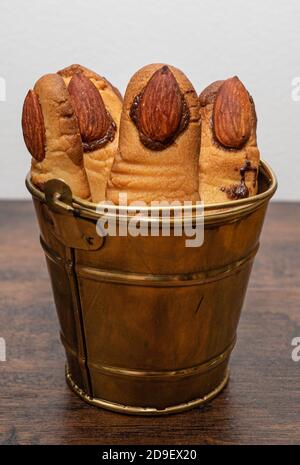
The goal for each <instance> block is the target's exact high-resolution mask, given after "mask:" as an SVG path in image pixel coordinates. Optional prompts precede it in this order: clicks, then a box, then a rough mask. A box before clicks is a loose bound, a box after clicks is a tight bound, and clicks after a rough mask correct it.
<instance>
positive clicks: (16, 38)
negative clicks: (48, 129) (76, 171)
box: [0, 0, 300, 200]
mask: <svg viewBox="0 0 300 465" xmlns="http://www.w3.org/2000/svg"><path fill="white" fill-rule="evenodd" d="M157 61H159V62H165V63H169V64H173V65H175V66H177V67H179V68H181V69H182V70H183V71H184V72H185V73H186V74H187V76H188V77H189V78H190V80H191V81H192V82H193V84H194V86H195V87H196V89H197V91H199V92H200V91H201V89H203V88H204V87H205V86H206V85H208V84H209V83H210V82H211V81H214V80H216V79H224V78H227V77H230V76H232V75H235V74H237V75H238V76H239V77H240V79H242V81H243V82H244V83H245V85H246V87H247V88H248V90H249V91H250V93H251V94H252V96H253V97H254V100H255V103H256V110H257V114H258V143H259V147H260V150H261V154H262V157H263V158H264V159H265V160H267V161H268V162H269V163H270V164H271V166H272V167H273V169H274V170H275V172H276V174H277V176H278V179H279V189H278V192H277V195H276V199H277V200H300V189H299V179H300V163H299V158H300V100H299V101H293V99H292V89H293V87H292V80H293V79H294V78H295V77H297V76H299V77H300V1H299V0H288V1H284V0H277V1H276V0H275V1H274V0H273V1H271V0H248V1H238V0H226V1H224V0H223V1H221V0H204V1H203V0H202V1H201V0H150V1H145V0H119V1H117V0H106V1H103V0H89V1H87V0H86V1H83V0H63V1H59V0H52V1H50V0H43V1H41V0H39V1H36V0H27V1H24V0H23V1H22V0H19V1H18V0H1V2H0V76H2V77H3V78H4V79H5V81H6V101H5V102H0V148H1V155H0V156H1V165H0V198H24V197H28V194H27V192H26V190H25V187H24V177H25V174H26V172H27V171H28V169H29V163H30V157H29V155H28V153H27V151H26V149H25V147H24V144H23V140H22V133H21V128H20V114H21V109H22V103H23V99H24V96H25V95H26V93H27V90H28V89H29V88H30V87H32V86H33V84H34V82H35V81H36V80H37V79H38V78H39V77H40V76H41V75H42V74H45V73H47V72H55V71H57V70H58V69H60V68H62V67H65V66H67V65H69V64H71V63H81V64H83V65H85V66H87V67H90V68H92V69H94V70H95V71H97V72H98V73H99V74H102V75H104V76H106V77H107V78H108V79H109V80H111V81H112V82H113V83H114V84H115V85H116V86H117V87H119V88H120V90H121V91H122V92H124V90H125V88H126V84H127V82H128V80H129V79H130V77H131V75H132V74H133V73H134V72H135V71H136V70H137V69H139V68H140V67H141V66H143V65H145V64H147V63H151V62H157ZM297 95H299V96H300V92H299V93H298V94H297Z"/></svg>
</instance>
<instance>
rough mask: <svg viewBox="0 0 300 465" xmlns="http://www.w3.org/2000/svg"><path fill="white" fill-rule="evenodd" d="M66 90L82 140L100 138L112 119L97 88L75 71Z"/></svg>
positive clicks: (87, 140)
mask: <svg viewBox="0 0 300 465" xmlns="http://www.w3.org/2000/svg"><path fill="white" fill-rule="evenodd" d="M68 91H69V93H70V96H71V99H72V103H73V108H74V111H75V114H76V116H77V120H78V125H79V130H80V134H81V137H82V140H83V142H92V141H95V140H98V139H102V138H103V137H104V136H105V135H106V133H107V131H108V129H109V127H110V126H111V121H112V120H111V118H110V116H109V114H108V113H107V111H106V108H105V105H104V102H103V100H102V97H101V95H100V93H99V91H98V89H97V88H96V87H95V86H94V84H93V83H92V82H91V81H90V79H88V78H87V77H86V76H84V74H83V73H76V74H74V76H73V77H72V79H71V80H70V82H69V85H68Z"/></svg>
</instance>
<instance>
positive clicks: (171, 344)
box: [26, 162, 277, 415]
mask: <svg viewBox="0 0 300 465" xmlns="http://www.w3.org/2000/svg"><path fill="white" fill-rule="evenodd" d="M26 185H27V188H28V189H29V191H30V193H31V195H32V197H33V202H34V206H35V209H36V214H37V218H38V222H39V226H40V231H41V244H42V247H43V249H44V252H45V255H46V260H47V266H48V270H49V275H50V278H51V283H52V288H53V294H54V300H55V304H56V309H57V314H58V318H59V322H60V329H61V333H60V334H61V340H62V343H63V345H64V348H65V351H66V356H67V369H66V377H67V381H68V384H69V386H70V387H71V389H72V390H73V391H75V392H76V393H77V394H78V395H79V396H80V397H81V398H82V399H84V400H85V401H87V402H89V403H90V404H93V405H96V406H99V407H104V408H107V409H110V410H114V411H118V412H122V413H131V414H142V415H153V414H167V413H173V412H179V411H183V410H186V409H189V408H192V407H195V406H197V405H200V404H202V403H204V402H206V401H208V400H210V399H212V398H213V397H214V396H216V395H217V394H218V393H219V392H220V391H221V390H222V388H223V387H224V386H225V384H226V382H227V380H228V360H229V357H230V353H231V351H232V349H233V347H234V344H235V339H236V329H237V325H238V321H239V317H240V312H241V308H242V305H243V300H244V296H245V293H246V289H247V283H248V279H249V275H250V271H251V266H252V262H253V258H254V256H255V253H256V252H257V249H258V244H259V236H260V232H261V228H262V225H263V221H264V217H265V212H266V208H267V205H268V202H269V200H270V198H271V197H272V195H273V194H274V192H275V190H276V185H277V183H276V178H275V176H274V174H273V172H272V171H271V169H270V168H269V167H268V166H267V165H266V164H265V163H263V162H262V163H261V166H260V173H259V194H258V195H256V196H255V197H251V198H248V199H242V200H237V201H233V202H227V203H224V204H215V205H206V206H205V214H204V243H203V245H202V246H201V247H186V246H185V240H186V237H185V236H170V237H163V236H158V237H152V236H148V237H144V236H137V237H132V236H130V235H128V236H124V237H118V236H107V237H105V238H103V237H100V236H99V235H98V234H97V232H96V227H95V225H96V222H97V219H98V218H99V213H97V212H96V205H94V204H92V203H89V202H83V201H79V200H78V199H74V198H72V194H71V191H70V189H69V188H68V186H67V185H66V184H64V183H63V182H62V181H59V180H52V181H49V182H48V183H47V185H46V186H45V192H44V193H43V192H41V191H40V190H39V189H37V188H36V187H34V186H33V185H32V183H31V181H30V177H27V180H26ZM119 215H120V212H118V213H116V216H117V218H116V219H117V220H120V217H119Z"/></svg>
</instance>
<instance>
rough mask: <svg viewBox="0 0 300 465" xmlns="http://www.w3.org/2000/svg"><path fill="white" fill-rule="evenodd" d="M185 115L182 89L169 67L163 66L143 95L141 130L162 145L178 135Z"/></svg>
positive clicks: (138, 116) (138, 115) (139, 109)
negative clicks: (183, 114) (183, 113)
mask: <svg viewBox="0 0 300 465" xmlns="http://www.w3.org/2000/svg"><path fill="white" fill-rule="evenodd" d="M182 112H183V99H182V94H181V92H180V88H179V86H178V84H177V81H176V79H175V77H174V75H173V73H172V72H171V70H170V69H169V68H168V66H163V67H162V68H160V69H158V70H157V71H156V72H155V73H154V74H153V76H152V77H151V79H150V80H149V81H148V83H147V85H146V87H145V88H144V91H143V93H142V95H141V99H140V102H139V107H138V112H137V121H136V123H137V126H138V129H139V131H140V132H141V133H143V135H144V136H146V137H147V138H149V139H151V140H152V141H158V142H162V143H163V142H165V141H167V140H168V139H170V138H172V137H173V136H174V134H175V133H176V132H177V130H178V128H179V126H180V122H181V118H182Z"/></svg>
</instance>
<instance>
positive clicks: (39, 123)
mask: <svg viewBox="0 0 300 465" xmlns="http://www.w3.org/2000/svg"><path fill="white" fill-rule="evenodd" d="M22 129H23V137H24V141H25V144H26V147H27V149H28V150H29V152H30V153H31V155H32V156H33V157H34V158H35V159H36V160H37V161H42V160H43V159H44V158H45V125H44V118H43V114H42V109H41V105H40V102H39V99H38V96H37V94H36V93H35V92H34V91H33V90H29V91H28V93H27V95H26V97H25V100H24V104H23V111H22Z"/></svg>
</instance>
